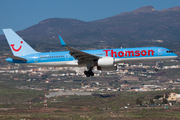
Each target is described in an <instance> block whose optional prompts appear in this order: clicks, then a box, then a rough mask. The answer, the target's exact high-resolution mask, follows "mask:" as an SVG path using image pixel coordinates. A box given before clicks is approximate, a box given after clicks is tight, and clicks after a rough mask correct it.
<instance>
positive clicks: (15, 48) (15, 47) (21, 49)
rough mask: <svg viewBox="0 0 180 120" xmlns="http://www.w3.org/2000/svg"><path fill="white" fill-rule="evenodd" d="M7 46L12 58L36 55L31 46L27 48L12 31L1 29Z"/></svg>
mask: <svg viewBox="0 0 180 120" xmlns="http://www.w3.org/2000/svg"><path fill="white" fill-rule="evenodd" d="M3 32H4V34H5V36H6V39H7V41H8V44H9V46H10V48H11V51H12V52H13V54H14V56H24V55H28V54H34V53H37V52H36V51H35V50H34V49H33V48H32V47H31V46H29V45H28V44H27V43H26V42H25V41H24V40H23V39H22V38H21V37H20V36H18V35H17V34H16V33H15V32H14V31H13V30H12V29H3Z"/></svg>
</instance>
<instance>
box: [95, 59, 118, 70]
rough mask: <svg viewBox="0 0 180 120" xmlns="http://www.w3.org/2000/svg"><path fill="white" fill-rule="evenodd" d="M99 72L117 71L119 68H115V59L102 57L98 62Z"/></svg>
mask: <svg viewBox="0 0 180 120" xmlns="http://www.w3.org/2000/svg"><path fill="white" fill-rule="evenodd" d="M97 70H102V71H115V70H117V66H114V58H112V57H102V58H100V59H99V60H98V61H97Z"/></svg>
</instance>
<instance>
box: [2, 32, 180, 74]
mask: <svg viewBox="0 0 180 120" xmlns="http://www.w3.org/2000/svg"><path fill="white" fill-rule="evenodd" d="M3 32H4V34H5V37H6V39H7V41H8V44H9V46H10V48H11V51H12V53H13V55H11V54H4V55H5V56H7V57H9V58H7V59H6V61H8V62H12V63H18V64H30V65H35V66H45V67H68V66H70V67H72V66H74V67H83V66H86V67H87V70H85V71H84V74H85V75H86V76H87V77H90V76H94V73H93V68H94V67H95V66H97V70H102V71H115V70H117V64H118V63H132V62H149V61H163V60H172V59H176V58H177V57H178V56H177V55H176V54H175V53H173V52H172V51H171V50H170V49H167V48H164V47H137V48H113V49H96V50H78V49H75V48H73V47H70V46H68V45H66V43H65V42H64V40H63V39H62V38H61V36H59V39H60V42H61V45H62V46H63V47H65V48H66V49H67V50H68V51H60V52H37V51H35V50H34V49H33V48H32V47H31V46H29V45H28V44H27V43H26V42H25V41H24V40H23V39H22V38H21V37H20V36H18V35H17V34H16V33H15V32H14V31H13V30H12V29H3ZM155 70H156V71H158V69H157V68H156V69H155Z"/></svg>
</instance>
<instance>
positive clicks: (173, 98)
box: [167, 93, 180, 102]
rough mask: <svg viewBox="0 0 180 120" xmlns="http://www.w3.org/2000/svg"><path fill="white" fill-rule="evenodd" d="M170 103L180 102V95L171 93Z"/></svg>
mask: <svg viewBox="0 0 180 120" xmlns="http://www.w3.org/2000/svg"><path fill="white" fill-rule="evenodd" d="M167 100H168V101H172V102H173V101H174V102H178V101H179V102H180V94H176V93H170V95H169V97H168V98H167Z"/></svg>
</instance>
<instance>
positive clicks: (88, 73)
mask: <svg viewBox="0 0 180 120" xmlns="http://www.w3.org/2000/svg"><path fill="white" fill-rule="evenodd" d="M84 74H85V75H86V77H90V76H94V73H93V72H92V70H88V71H84Z"/></svg>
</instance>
